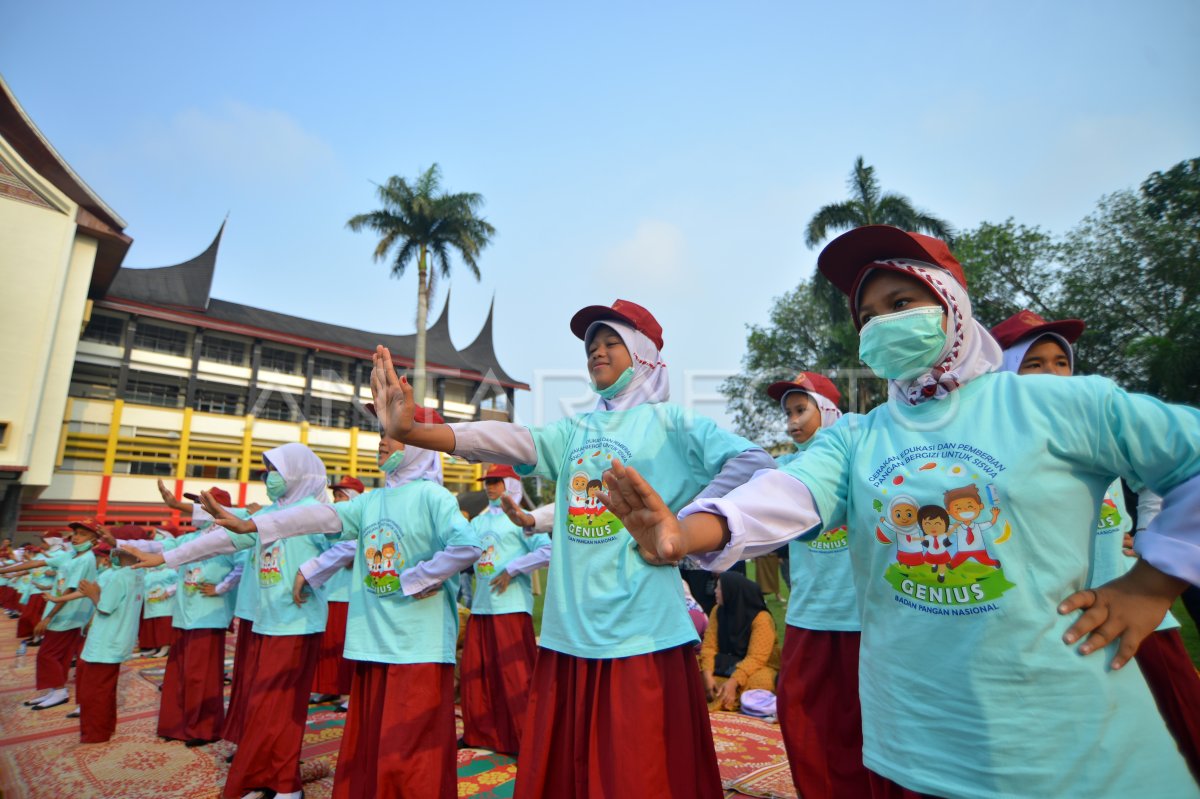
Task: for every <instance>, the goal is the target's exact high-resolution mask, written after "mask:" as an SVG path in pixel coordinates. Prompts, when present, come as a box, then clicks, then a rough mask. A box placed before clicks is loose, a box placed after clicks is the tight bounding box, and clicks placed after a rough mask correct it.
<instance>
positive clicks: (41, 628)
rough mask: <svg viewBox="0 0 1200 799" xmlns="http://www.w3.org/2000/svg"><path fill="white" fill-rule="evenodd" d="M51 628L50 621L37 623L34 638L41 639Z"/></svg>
mask: <svg viewBox="0 0 1200 799" xmlns="http://www.w3.org/2000/svg"><path fill="white" fill-rule="evenodd" d="M49 626H50V620H49V619H42V620H41V621H39V622H38V623H37V626H36V627H34V628H33V634H34V637H36V638H41V637H42V636H43V635H45V634H46V628H47V627H49Z"/></svg>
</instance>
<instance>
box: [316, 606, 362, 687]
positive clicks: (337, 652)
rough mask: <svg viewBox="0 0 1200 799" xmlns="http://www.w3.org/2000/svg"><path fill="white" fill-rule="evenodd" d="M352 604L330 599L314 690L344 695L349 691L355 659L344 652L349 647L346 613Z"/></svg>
mask: <svg viewBox="0 0 1200 799" xmlns="http://www.w3.org/2000/svg"><path fill="white" fill-rule="evenodd" d="M349 608H350V603H349V602H330V603H329V616H328V618H327V619H326V621H325V633H324V635H322V636H321V655H320V658H319V659H318V660H317V673H316V676H314V677H313V687H312V689H313V693H314V694H333V695H334V696H345V695H346V694H348V693H350V683H351V682H352V681H353V680H354V661H352V660H346V658H345V657H343V656H342V651H343V650H344V649H345V648H346V613H347V611H348V610H349Z"/></svg>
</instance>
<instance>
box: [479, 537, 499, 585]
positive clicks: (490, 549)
mask: <svg viewBox="0 0 1200 799" xmlns="http://www.w3.org/2000/svg"><path fill="white" fill-rule="evenodd" d="M479 543H480V546H481V547H482V548H483V554H482V555H480V556H479V560H478V561H476V562H475V573H476V574H478V575H479V576H481V577H491V576H492V575H493V574H495V573H496V544H497V543H498V542H497V541H496V536H495V534H494V533H484V534H483V536H482V537H480V539H479Z"/></svg>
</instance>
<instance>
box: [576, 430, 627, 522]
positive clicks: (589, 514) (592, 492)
mask: <svg viewBox="0 0 1200 799" xmlns="http://www.w3.org/2000/svg"><path fill="white" fill-rule="evenodd" d="M631 456H632V452H631V451H630V449H629V447H627V446H625V445H624V444H622V443H621V442H619V441H614V440H613V439H611V438H607V437H602V438H594V439H587V440H586V441H584V442H583V446H581V447H578V448H576V449H575V450H573V451H572V452H571V453H570V455H569V456H568V459H567V461H568V466H569V468H570V469H571V477H570V481H569V482H568V483H567V489H568V490H567V494H568V496H567V499H568V501H567V503H566V504H567V538H568V539H569V540H571V541H573V542H576V543H581V544H601V543H607V542H609V541H615V540H616V538H617V534H618V533H620V532H622V531H623V530H624V529H625V526H624V525H623V524H621V521H620V520H619V519H618V518H617V517H616V516H614V515H613V514H612V511H610V510H609V509H608V508H607V507H605V505H604V503H603V502H601V501H600V497H599V496H598V494H599V493H600V492H601V491H603V490H604V484H603V483H602V482H601V479H600V478H601V475H603V474H604V470H605V469H607V468H608V467H609V464H611V463H612V459H613V458H620V459H621V462H622V463H624V464H626V465H628V464H629V461H630V460H631Z"/></svg>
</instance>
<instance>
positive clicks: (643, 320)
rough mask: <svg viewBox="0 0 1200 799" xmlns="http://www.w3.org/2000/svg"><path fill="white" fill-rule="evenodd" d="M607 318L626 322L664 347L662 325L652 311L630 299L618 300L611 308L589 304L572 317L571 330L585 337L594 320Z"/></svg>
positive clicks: (660, 347)
mask: <svg viewBox="0 0 1200 799" xmlns="http://www.w3.org/2000/svg"><path fill="white" fill-rule="evenodd" d="M605 319H616V320H618V321H621V322H624V323H625V324H627V325H630V326H631V327H633V329H635V330H637V331H638V332H640V333H641V334H642V335H644V336H645V337H646V338H648V339H650V340H651V341H653V342H654V346H656V347H658V348H659V349H660V350H661V349H662V348H663V336H662V325H660V324H659V323H658V320H657V319H655V318H654V315H653V314H652V313H650V312H649V311H647V310H646V309H645V308H643V307H642V306H640V305H638V304H637V303H636V302H630V301H629V300H617V301H616V302H614V303H613V304H612V307H611V308H610V307H608V306H607V305H589V306H588V307H586V308H584V309H583V310H581V311H579V312H577V313H576V314H575V315H574V316H572V317H571V332H572V333H574V334H575V336H576V338H579V339H583V337H584V336H585V335H587V329H588V327H590V326H591V324H592V322H602V321H604V320H605Z"/></svg>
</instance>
